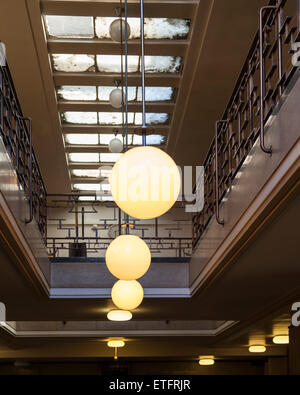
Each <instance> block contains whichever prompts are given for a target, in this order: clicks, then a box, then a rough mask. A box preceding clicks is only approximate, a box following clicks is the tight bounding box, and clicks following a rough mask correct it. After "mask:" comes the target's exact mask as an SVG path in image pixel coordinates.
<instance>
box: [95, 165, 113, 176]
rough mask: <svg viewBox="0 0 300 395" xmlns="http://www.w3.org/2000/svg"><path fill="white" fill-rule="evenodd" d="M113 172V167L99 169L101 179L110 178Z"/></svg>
mask: <svg viewBox="0 0 300 395" xmlns="http://www.w3.org/2000/svg"><path fill="white" fill-rule="evenodd" d="M111 172H112V167H111V166H100V167H99V169H98V176H99V177H103V178H105V177H109V176H110V175H111Z"/></svg>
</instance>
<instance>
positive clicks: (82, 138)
mask: <svg viewBox="0 0 300 395" xmlns="http://www.w3.org/2000/svg"><path fill="white" fill-rule="evenodd" d="M65 140H66V143H68V144H74V145H76V144H79V145H97V144H99V138H98V135H97V134H81V133H78V134H77V133H74V134H72V133H70V134H66V135H65Z"/></svg>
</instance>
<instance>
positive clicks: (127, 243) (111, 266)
mask: <svg viewBox="0 0 300 395" xmlns="http://www.w3.org/2000/svg"><path fill="white" fill-rule="evenodd" d="M105 262H106V265H107V268H108V270H109V271H110V272H111V274H112V275H113V276H115V277H117V278H118V279H120V280H127V281H129V280H137V279H138V278H140V277H142V276H143V275H144V274H145V273H146V272H147V271H148V269H149V266H150V263H151V253H150V250H149V247H148V246H147V244H146V243H145V242H144V240H142V239H141V238H140V237H138V236H134V235H122V236H118V237H117V238H116V239H115V240H113V241H112V242H111V243H110V245H109V246H108V248H107V250H106V254H105Z"/></svg>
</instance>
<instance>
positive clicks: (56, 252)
mask: <svg viewBox="0 0 300 395" xmlns="http://www.w3.org/2000/svg"><path fill="white" fill-rule="evenodd" d="M113 240H114V239H113V238H109V237H85V238H84V239H80V243H84V244H85V246H86V249H85V251H86V253H87V255H88V256H91V255H90V254H91V253H94V254H97V253H98V252H99V251H106V249H107V248H108V246H109V245H110V243H111V242H112V241H113ZM143 240H144V241H145V242H146V243H147V245H148V247H149V249H150V251H151V252H152V253H163V252H167V251H169V252H170V251H172V254H173V253H175V255H176V258H184V257H190V256H191V251H192V241H191V239H190V238H184V237H143ZM74 244H78V239H76V237H73V238H72V237H70V238H68V237H48V238H47V249H48V253H49V256H51V257H56V258H57V257H63V256H64V255H66V256H69V255H68V253H69V252H70V250H71V247H72V246H73V245H74Z"/></svg>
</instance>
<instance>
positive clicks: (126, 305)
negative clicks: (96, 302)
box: [111, 280, 144, 310]
mask: <svg viewBox="0 0 300 395" xmlns="http://www.w3.org/2000/svg"><path fill="white" fill-rule="evenodd" d="M111 298H112V301H113V302H114V304H115V305H116V306H117V307H118V308H119V309H122V310H134V309H136V308H137V307H138V306H139V305H140V304H141V303H142V301H143V298H144V290H143V287H142V286H141V284H140V283H139V282H138V281H135V280H132V281H124V280H119V281H117V282H116V283H115V285H114V286H113V287H112V290H111Z"/></svg>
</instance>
